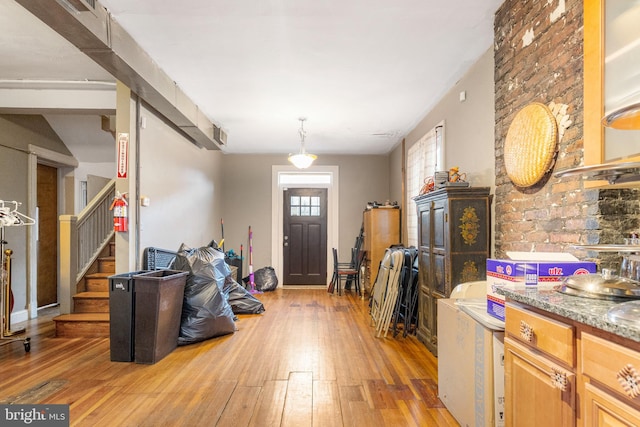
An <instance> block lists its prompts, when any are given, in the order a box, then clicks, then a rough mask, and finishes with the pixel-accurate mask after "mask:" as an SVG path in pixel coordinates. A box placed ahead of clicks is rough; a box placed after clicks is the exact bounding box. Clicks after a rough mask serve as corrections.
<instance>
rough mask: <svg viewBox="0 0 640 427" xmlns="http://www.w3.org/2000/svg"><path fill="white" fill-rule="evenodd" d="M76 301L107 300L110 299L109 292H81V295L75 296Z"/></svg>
mask: <svg viewBox="0 0 640 427" xmlns="http://www.w3.org/2000/svg"><path fill="white" fill-rule="evenodd" d="M73 298H75V299H84V298H86V299H97V298H106V299H109V292H95V291H94V292H80V293H79V294H75V295H74V296H73Z"/></svg>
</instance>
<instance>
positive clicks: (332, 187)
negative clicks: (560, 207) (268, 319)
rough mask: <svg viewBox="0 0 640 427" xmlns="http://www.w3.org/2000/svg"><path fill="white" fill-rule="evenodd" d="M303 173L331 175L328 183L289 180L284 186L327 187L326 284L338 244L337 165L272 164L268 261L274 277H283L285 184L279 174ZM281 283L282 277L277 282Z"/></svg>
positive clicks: (338, 169) (279, 285)
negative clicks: (296, 165) (303, 166)
mask: <svg viewBox="0 0 640 427" xmlns="http://www.w3.org/2000/svg"><path fill="white" fill-rule="evenodd" d="M304 173H322V174H328V175H329V176H330V177H331V180H330V183H329V184H320V185H318V184H316V185H313V184H294V185H291V184H288V185H286V187H287V188H326V189H327V201H328V204H329V206H328V209H327V284H328V282H329V281H330V280H331V274H329V273H330V272H331V271H333V258H332V255H331V248H336V247H337V245H338V236H339V233H338V231H339V225H338V214H339V206H338V200H339V185H338V183H339V182H340V168H339V167H338V166H311V167H310V168H309V169H306V170H305V171H301V170H300V169H296V168H295V167H294V166H289V165H273V166H271V212H272V214H271V265H272V266H273V268H274V269H275V270H276V277H283V276H282V271H283V250H282V247H283V244H284V242H283V239H282V236H283V224H282V222H283V221H284V212H282V204H283V202H284V199H283V193H284V187H285V186H281V185H280V179H279V178H280V175H281V174H304ZM278 287H282V281H280V283H279V284H278Z"/></svg>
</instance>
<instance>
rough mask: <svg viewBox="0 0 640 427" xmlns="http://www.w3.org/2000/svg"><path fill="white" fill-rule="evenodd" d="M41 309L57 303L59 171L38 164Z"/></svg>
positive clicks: (39, 286) (39, 298) (39, 293)
mask: <svg viewBox="0 0 640 427" xmlns="http://www.w3.org/2000/svg"><path fill="white" fill-rule="evenodd" d="M37 192H38V223H37V224H36V225H35V227H38V307H44V306H47V305H50V304H55V303H57V302H58V170H57V169H56V168H53V167H50V166H45V165H40V164H39V165H38V184H37Z"/></svg>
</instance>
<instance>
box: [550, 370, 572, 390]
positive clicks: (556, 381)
mask: <svg viewBox="0 0 640 427" xmlns="http://www.w3.org/2000/svg"><path fill="white" fill-rule="evenodd" d="M568 384H569V380H568V379H567V373H566V372H564V371H561V370H560V369H557V368H551V386H552V387H554V388H557V389H558V390H560V391H567V385H568Z"/></svg>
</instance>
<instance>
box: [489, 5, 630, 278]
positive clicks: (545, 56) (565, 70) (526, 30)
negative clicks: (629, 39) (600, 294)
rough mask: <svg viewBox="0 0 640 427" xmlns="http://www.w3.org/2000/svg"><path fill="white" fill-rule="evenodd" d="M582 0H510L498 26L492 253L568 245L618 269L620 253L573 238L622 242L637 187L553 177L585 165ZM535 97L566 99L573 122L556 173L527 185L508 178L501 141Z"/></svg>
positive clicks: (556, 248) (557, 248)
mask: <svg viewBox="0 0 640 427" xmlns="http://www.w3.org/2000/svg"><path fill="white" fill-rule="evenodd" d="M582 3H583V1H582V0H565V1H562V0H553V1H550V2H549V1H547V0H506V1H505V3H504V4H503V5H502V6H501V8H500V9H499V10H498V11H497V13H496V16H495V22H494V31H495V39H494V41H495V46H494V48H495V51H494V53H495V65H496V68H495V108H496V129H495V132H496V134H495V138H496V144H495V148H496V153H495V154H496V195H495V209H496V210H495V212H496V218H495V223H496V225H495V241H496V248H495V254H494V255H495V256H497V257H502V256H504V255H505V252H506V251H550V252H558V251H569V252H572V253H574V254H576V255H577V256H578V257H580V258H582V259H585V258H587V259H588V258H595V257H597V258H598V259H599V262H600V263H601V266H602V267H605V266H606V267H613V268H616V267H617V265H618V263H619V260H620V257H619V255H617V254H603V253H596V252H584V251H578V250H575V249H573V248H571V246H570V245H571V244H599V243H622V238H623V237H625V236H627V235H628V234H629V233H630V232H633V231H638V229H639V228H638V227H639V226H640V201H639V200H640V197H639V196H638V192H637V190H602V191H598V190H594V189H585V187H584V181H583V180H582V179H581V178H579V177H571V178H569V177H567V178H563V179H558V178H554V177H553V176H552V174H553V173H554V172H556V171H558V170H562V169H566V168H571V167H575V166H580V165H582V147H583V146H582V128H583V78H582V73H583V49H582V48H583V6H582ZM531 102H541V103H543V104H545V105H549V104H550V103H551V102H554V103H556V104H566V105H567V106H568V108H567V113H568V114H569V117H570V120H571V121H572V123H571V125H570V126H569V127H568V128H567V129H566V131H565V133H564V135H563V136H562V139H561V140H560V141H559V143H558V155H557V158H556V163H555V165H554V167H553V170H552V172H551V173H549V174H548V175H547V176H545V178H544V179H543V180H542V181H541V182H539V183H537V184H535V185H533V186H532V187H528V188H518V187H516V186H515V185H513V183H512V182H511V181H510V179H509V177H508V176H507V174H506V171H505V167H504V157H503V146H504V141H505V138H506V135H507V131H508V129H509V125H510V124H511V122H512V121H513V118H514V116H515V114H516V113H517V112H518V111H519V110H520V109H521V108H523V107H524V106H526V105H527V104H529V103H531Z"/></svg>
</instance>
